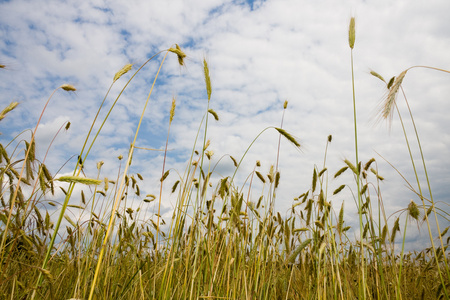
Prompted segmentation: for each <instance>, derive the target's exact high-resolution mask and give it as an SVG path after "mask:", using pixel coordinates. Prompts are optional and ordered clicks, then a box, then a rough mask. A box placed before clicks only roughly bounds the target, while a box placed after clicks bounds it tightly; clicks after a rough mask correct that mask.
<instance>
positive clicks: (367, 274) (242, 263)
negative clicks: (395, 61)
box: [0, 18, 450, 299]
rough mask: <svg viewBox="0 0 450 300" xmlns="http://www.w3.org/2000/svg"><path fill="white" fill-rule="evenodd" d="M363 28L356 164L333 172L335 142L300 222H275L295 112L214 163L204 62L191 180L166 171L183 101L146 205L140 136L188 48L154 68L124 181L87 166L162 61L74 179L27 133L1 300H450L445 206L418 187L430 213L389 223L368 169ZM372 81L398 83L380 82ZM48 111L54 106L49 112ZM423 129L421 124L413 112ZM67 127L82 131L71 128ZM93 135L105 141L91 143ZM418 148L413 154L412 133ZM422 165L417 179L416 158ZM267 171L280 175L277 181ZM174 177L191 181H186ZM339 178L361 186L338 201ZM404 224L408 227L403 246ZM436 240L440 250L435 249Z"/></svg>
mask: <svg viewBox="0 0 450 300" xmlns="http://www.w3.org/2000/svg"><path fill="white" fill-rule="evenodd" d="M354 28H355V20H354V19H353V18H352V19H351V22H350V27H349V46H350V48H351V50H352V53H351V60H352V66H351V69H352V91H353V108H354V116H353V117H354V129H355V135H354V139H355V155H356V161H355V162H352V161H350V160H349V159H345V160H344V162H343V167H342V168H341V169H339V170H329V168H328V167H327V152H328V151H327V150H328V148H329V147H331V146H332V144H331V143H332V136H328V137H327V138H326V147H325V149H324V159H323V163H321V164H320V167H319V166H318V165H316V166H315V167H314V168H313V170H312V176H311V184H310V188H309V189H308V190H306V191H299V196H298V197H296V198H295V199H294V200H293V202H292V205H291V208H290V210H289V212H288V213H287V214H283V215H282V214H281V213H280V212H276V211H275V201H276V195H277V191H278V188H279V184H280V181H281V180H288V179H287V178H283V177H282V171H283V170H282V169H281V168H280V167H279V160H280V157H282V151H281V147H280V145H281V139H284V140H286V141H287V142H288V143H289V144H291V145H293V146H294V147H297V148H299V149H301V148H302V145H301V144H300V143H299V142H298V140H297V138H296V137H295V136H294V135H293V134H291V133H290V132H289V131H288V130H286V129H284V124H283V122H284V111H285V110H286V109H287V105H288V102H287V101H286V102H285V103H284V104H283V105H282V106H281V105H280V112H281V110H282V118H281V124H280V127H272V126H270V127H267V128H265V129H263V130H262V131H261V132H260V133H259V134H258V135H257V136H256V137H255V139H254V140H253V141H251V142H250V143H249V145H248V147H247V149H246V150H245V152H244V153H243V154H242V155H241V156H240V157H239V158H238V159H236V158H235V157H233V156H231V155H230V156H227V157H223V158H220V159H218V160H215V159H213V157H214V152H213V150H211V142H210V139H209V137H208V134H209V132H208V127H209V126H210V122H211V121H213V120H212V118H210V117H211V116H212V117H213V118H214V120H215V121H219V115H218V114H217V112H215V111H214V109H213V108H212V107H213V105H214V97H213V89H212V79H211V78H210V73H209V66H208V62H207V61H206V60H204V61H203V73H204V74H203V75H204V78H205V85H206V95H207V97H206V99H205V103H204V105H205V108H204V115H203V117H202V119H201V121H200V124H199V127H198V131H197V136H196V138H195V140H194V141H193V147H192V151H191V153H190V158H189V160H188V163H187V164H186V167H185V170H184V172H182V173H180V174H178V173H177V172H170V171H171V170H172V169H170V167H169V166H166V156H167V151H168V150H167V149H169V140H170V139H169V136H170V128H171V124H172V121H173V119H174V118H176V115H175V107H176V101H175V98H174V99H173V101H172V104H171V109H170V115H169V124H168V130H167V139H166V144H165V149H164V161H163V165H162V166H161V178H160V182H159V186H158V187H157V188H158V189H159V195H158V196H155V195H150V194H149V195H146V196H145V197H144V195H141V192H140V187H139V185H142V184H143V180H144V178H143V177H142V175H141V174H139V173H137V174H130V172H129V170H130V166H131V165H132V157H133V153H134V150H135V149H136V148H139V147H137V137H138V133H139V128H140V124H141V122H142V120H143V117H144V112H145V110H146V107H147V105H148V103H149V102H150V101H151V95H152V91H153V86H154V85H155V83H156V81H157V78H158V75H159V73H160V70H162V68H163V64H164V61H165V59H166V56H167V55H168V54H170V53H172V54H175V55H176V56H177V59H178V62H179V64H180V65H183V64H184V58H185V57H186V54H185V53H184V52H183V51H182V50H181V49H180V47H179V46H178V45H175V46H174V47H171V48H169V49H167V50H164V51H161V52H159V53H157V54H155V56H153V57H152V58H150V60H154V59H156V58H157V57H159V55H164V57H163V58H162V59H161V62H160V68H159V69H158V71H157V73H156V75H155V77H154V81H153V85H152V87H151V88H150V90H149V92H148V97H147V99H146V101H145V103H143V108H142V115H141V118H140V120H139V124H138V126H137V128H136V130H135V136H134V140H133V142H132V144H131V146H130V149H129V153H128V156H127V158H126V159H124V160H123V157H119V160H121V162H122V163H123V165H121V167H120V169H119V170H117V177H116V178H114V179H111V178H104V177H103V176H102V163H101V162H99V163H97V170H98V173H97V174H96V175H94V174H91V175H90V176H85V175H84V174H83V172H82V171H83V167H84V166H85V165H86V164H87V163H89V160H88V156H89V153H90V150H91V148H92V146H93V145H94V143H95V142H96V140H97V137H98V136H99V135H100V134H101V130H102V128H103V126H104V125H105V124H106V122H107V121H108V118H109V115H110V113H111V111H112V110H113V109H114V107H115V105H116V103H117V102H118V101H120V99H121V95H122V93H123V91H124V90H125V89H126V88H127V87H128V85H129V84H130V83H132V81H133V78H134V77H135V76H137V75H138V73H139V72H140V71H141V69H142V68H143V67H144V66H145V64H147V62H148V61H147V62H146V63H144V64H143V65H142V66H141V67H140V68H139V69H138V70H137V71H136V72H135V73H134V74H133V75H132V76H131V77H130V78H129V79H128V81H127V82H126V83H125V85H124V87H123V89H122V90H121V92H120V93H119V94H118V96H117V97H116V99H115V101H114V102H113V104H112V105H111V107H110V108H109V111H108V113H107V114H106V116H105V117H104V119H103V120H100V121H98V120H97V118H98V116H99V115H100V110H101V109H102V108H103V105H104V103H105V99H106V98H107V97H108V95H109V93H110V91H111V87H112V86H113V85H114V84H117V83H118V82H120V79H121V78H122V77H123V76H124V75H126V74H127V73H128V72H129V71H130V70H131V69H132V67H133V66H132V65H130V64H127V65H125V66H124V68H122V69H121V70H120V71H118V72H117V73H116V74H115V76H114V78H113V82H112V84H111V87H110V88H109V89H108V91H107V93H106V95H105V98H104V100H103V102H102V104H101V105H100V108H99V111H98V112H97V115H96V116H95V118H94V120H93V121H92V126H91V128H90V130H89V132H88V133H87V136H86V141H85V143H84V145H83V146H82V149H81V151H80V155H79V157H78V159H77V161H76V163H75V167H74V172H73V175H71V176H58V177H55V176H53V175H51V173H50V171H49V170H48V168H47V167H46V165H45V160H42V161H41V160H40V159H39V158H37V157H36V155H35V152H34V149H35V143H34V137H35V133H36V130H37V128H38V126H37V125H39V122H40V119H39V120H38V123H37V125H36V129H35V130H34V131H33V132H32V134H31V137H30V138H29V139H27V138H24V137H23V136H22V135H21V136H18V137H17V138H15V139H13V141H11V142H10V143H8V144H6V145H3V144H2V145H1V147H0V151H1V153H0V167H1V169H0V172H1V177H0V179H1V185H0V187H1V192H0V194H1V211H0V219H1V222H2V225H1V228H2V236H1V241H2V242H1V248H0V253H1V256H0V258H1V264H2V268H1V277H0V281H1V284H0V297H1V298H5V299H33V298H34V299H71V298H72V299H356V298H358V299H392V298H397V299H412V298H420V299H437V298H446V299H448V298H449V297H448V294H449V292H448V290H449V278H450V276H449V268H448V257H447V255H448V252H447V247H448V241H449V238H447V240H445V236H446V234H447V230H448V227H447V228H445V229H444V230H442V231H441V230H440V227H439V222H438V217H439V215H441V216H442V218H443V219H444V220H446V221H448V212H446V210H445V208H444V209H442V208H440V207H439V206H438V205H437V204H438V203H436V202H435V201H434V200H433V197H432V194H431V189H430V188H428V190H429V191H430V195H429V196H426V195H424V194H423V193H422V189H421V187H420V186H421V183H420V181H419V179H418V178H419V177H417V186H418V188H417V190H416V189H415V188H413V185H412V184H411V185H410V187H411V189H412V190H414V191H415V192H416V194H417V195H418V199H419V201H420V202H421V204H422V205H421V207H420V206H419V205H417V204H416V203H415V202H414V201H411V203H410V204H409V205H408V207H406V208H405V209H404V210H403V211H402V212H399V213H397V214H393V215H391V216H388V215H387V214H386V212H385V210H384V204H383V197H382V193H381V188H380V183H381V182H382V181H383V180H384V178H383V176H382V175H380V173H382V172H381V170H379V169H378V164H377V161H376V159H375V158H369V159H367V161H365V162H363V161H360V160H359V156H358V135H357V113H356V103H357V99H356V96H355V95H356V93H355V85H354V74H353V48H354V45H355V30H354ZM169 59H170V57H169ZM150 60H149V61H150ZM372 74H373V75H374V76H376V77H378V78H380V79H381V80H383V81H384V79H383V77H382V76H381V75H379V74H378V73H375V72H373V73H372ZM402 74H403V75H402ZM405 75H406V71H405V72H403V73H401V75H400V76H399V77H397V79H393V80H391V82H389V83H387V88H388V90H389V92H388V97H387V100H386V102H385V104H384V106H383V108H382V110H381V111H382V114H381V117H382V118H386V119H388V120H390V119H391V116H392V115H391V109H392V107H396V102H395V101H396V96H397V93H398V91H399V90H402V89H401V83H402V80H403V79H404V77H405ZM399 78H400V79H399ZM385 82H386V81H385ZM69 87H70V89H69ZM60 88H61V89H66V90H69V91H70V90H73V89H75V88H74V87H71V86H67V85H63V86H61V87H60ZM52 96H53V94H52ZM52 96H51V97H50V98H49V100H50V99H51V98H52ZM405 99H406V97H405ZM49 100H48V101H47V103H48V102H49ZM16 106H17V103H11V104H10V105H9V106H7V107H6V108H5V109H4V110H3V111H2V112H1V114H0V120H2V119H3V118H5V117H9V115H7V114H12V113H13V112H12V111H13V110H14V108H15V107H16ZM178 109H183V108H182V107H181V108H177V110H178ZM44 111H45V107H44V109H43V110H42V113H44ZM399 117H401V115H400V114H399ZM410 119H411V121H412V122H413V118H412V114H410ZM97 122H100V126H97V127H98V128H99V129H98V130H97V132H96V133H95V135H93V132H92V131H93V128H96V127H95V126H94V125H95V124H96V123H97ZM413 124H414V123H413ZM402 126H404V124H403V121H402ZM414 127H415V124H414ZM61 129H66V130H68V129H69V124H67V125H66V126H65V127H62V128H61ZM269 130H275V131H276V132H277V133H278V134H279V136H280V139H279V140H278V144H277V152H276V155H277V158H276V161H275V162H274V164H273V165H271V166H262V165H261V163H260V162H259V161H257V162H256V163H255V165H254V168H253V169H252V170H245V169H243V168H242V167H241V166H242V163H243V162H244V160H246V159H247V153H248V152H249V151H250V150H251V149H252V147H253V145H254V143H255V142H256V141H257V140H258V139H259V137H260V136H261V135H263V134H265V133H266V132H267V131H269ZM405 132H406V131H405ZM416 132H417V131H416ZM91 135H93V138H90V137H91ZM55 138H57V137H55ZM405 138H406V144H407V146H408V148H410V145H409V142H408V137H407V135H406V133H405ZM89 140H90V141H91V142H90V144H88V141H89ZM419 147H420V145H419ZM410 153H411V152H410ZM420 153H421V158H422V164H423V168H424V171H425V172H426V173H427V171H426V164H425V159H424V155H423V153H422V151H421V152H420ZM305 155H307V154H305ZM222 159H230V160H231V161H232V162H233V164H234V170H233V172H232V173H230V174H225V175H224V174H221V175H219V174H217V172H216V168H217V167H218V165H219V164H220V163H221V162H222ZM122 160H123V161H122ZM214 161H217V162H216V163H214ZM411 162H412V163H413V167H414V172H415V173H416V174H417V172H418V169H417V168H416V166H415V165H414V159H413V156H411ZM264 168H265V169H266V170H267V169H268V170H269V172H267V173H266V174H265V173H264V171H263V169H264ZM242 173H243V174H242ZM173 174H177V178H174V177H175V176H174V175H173ZM237 174H240V175H243V177H244V178H245V177H246V180H245V182H244V183H240V184H238V183H237V181H236V180H235V178H236V175H237ZM245 175H247V176H245ZM239 177H242V176H239ZM338 177H339V178H343V179H344V180H345V179H346V178H347V179H348V180H349V183H348V184H343V185H341V186H340V187H338V188H337V189H335V190H334V191H331V190H329V189H330V186H329V182H330V181H331V180H334V179H335V178H338ZM427 178H428V177H427ZM427 180H428V179H427ZM58 182H69V187H68V189H67V190H66V189H63V188H62V187H61V189H62V190H63V192H64V194H65V199H64V200H63V201H62V204H56V203H55V202H56V201H48V200H46V199H48V198H49V197H50V195H51V194H54V193H55V188H57V183H58ZM256 182H258V184H256ZM80 184H82V185H86V184H87V185H90V186H92V189H91V190H92V194H85V192H84V191H82V192H81V194H80V199H81V200H80V203H74V197H73V193H74V191H75V189H74V187H75V186H76V185H80ZM167 184H172V193H173V194H174V195H175V196H176V203H175V205H174V209H173V212H172V215H171V217H170V219H169V218H163V216H161V205H162V203H163V201H165V199H164V195H163V192H162V191H163V185H167ZM427 184H429V180H428V183H427ZM355 185H356V189H355ZM257 186H261V189H257V188H256V187H257ZM344 190H346V191H348V192H350V193H351V194H352V195H353V199H354V202H355V206H356V207H357V209H358V215H359V228H356V230H358V229H359V238H358V239H356V240H355V239H353V238H352V234H353V231H354V230H355V229H354V230H352V228H351V227H350V226H348V224H347V223H346V220H345V219H344V212H345V209H346V208H347V207H348V205H352V204H351V203H347V202H345V203H344V202H342V203H341V204H340V205H338V204H337V203H334V201H335V199H336V197H335V195H338V194H339V193H342V191H344ZM30 191H31V192H30ZM129 195H135V196H138V197H141V198H143V199H142V202H141V204H140V206H139V208H138V209H132V208H131V207H130V205H129V204H130V201H133V200H130V199H129ZM255 195H257V196H255ZM152 202H155V203H157V205H156V209H155V211H154V213H153V215H150V216H148V215H142V211H144V210H145V209H144V208H146V206H147V205H148V204H149V203H152ZM44 204H47V205H60V210H59V216H58V219H57V221H56V223H53V220H52V218H51V217H50V214H49V213H48V211H47V210H46V209H45V205H44ZM69 209H71V210H76V211H77V212H78V213H77V214H76V215H80V216H83V218H82V217H79V218H78V219H75V220H74V219H73V217H71V214H69V213H68V211H69ZM336 209H338V211H337V210H336ZM420 209H421V210H422V212H420ZM432 212H433V216H434V219H435V222H436V227H437V233H435V234H433V232H432V230H431V225H430V220H429V219H430V216H429V215H430V214H431V213H432ZM402 213H405V214H406V217H405V220H404V222H405V226H404V229H403V234H402V235H401V234H399V232H400V233H401V227H400V217H401V216H402ZM86 216H87V217H86ZM422 216H423V220H424V221H425V222H426V224H427V225H426V226H427V228H428V234H429V237H430V247H428V248H425V249H423V250H422V251H419V252H416V251H415V252H409V253H405V250H404V249H405V248H404V246H405V241H406V230H407V224H408V222H409V220H416V221H417V224H418V226H420V223H421V222H420V218H421V217H422ZM63 219H64V220H65V221H66V223H67V224H68V225H67V226H66V228H65V230H64V229H62V228H61V224H62V221H63ZM391 220H392V221H391ZM389 224H393V225H389ZM57 237H59V240H60V242H59V243H58V242H57ZM399 240H401V245H402V248H401V250H400V254H399V251H397V249H396V248H395V246H396V244H398V241H399ZM436 240H439V242H438V243H435V241H436Z"/></svg>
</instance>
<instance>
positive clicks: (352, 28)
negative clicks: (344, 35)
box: [348, 17, 356, 49]
mask: <svg viewBox="0 0 450 300" xmlns="http://www.w3.org/2000/svg"><path fill="white" fill-rule="evenodd" d="M355 36H356V34H355V17H352V18H351V19H350V25H349V26H348V44H349V46H350V49H353V47H354V46H355Z"/></svg>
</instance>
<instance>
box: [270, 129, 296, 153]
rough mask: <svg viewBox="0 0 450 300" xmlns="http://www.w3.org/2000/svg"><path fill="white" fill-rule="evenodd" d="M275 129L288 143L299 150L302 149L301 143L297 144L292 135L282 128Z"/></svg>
mask: <svg viewBox="0 0 450 300" xmlns="http://www.w3.org/2000/svg"><path fill="white" fill-rule="evenodd" d="M275 129H276V130H277V131H278V132H279V133H280V134H281V135H282V136H284V137H285V138H286V139H287V140H288V141H290V142H291V143H292V144H294V145H295V146H296V147H297V148H300V147H301V145H300V143H299V142H297V140H296V139H295V138H294V137H293V136H292V135H291V134H290V133H288V132H287V131H286V130H284V129H282V128H277V127H275Z"/></svg>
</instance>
